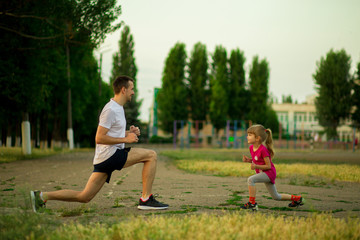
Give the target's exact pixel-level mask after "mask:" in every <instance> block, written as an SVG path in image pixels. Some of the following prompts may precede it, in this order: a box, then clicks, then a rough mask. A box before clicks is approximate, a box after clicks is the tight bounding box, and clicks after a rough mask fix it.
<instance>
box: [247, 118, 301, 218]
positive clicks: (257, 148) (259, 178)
mask: <svg viewBox="0 0 360 240" xmlns="http://www.w3.org/2000/svg"><path fill="white" fill-rule="evenodd" d="M247 140H248V143H249V144H252V145H250V147H249V150H250V154H251V158H248V157H247V156H245V155H243V161H244V162H248V163H251V169H252V170H255V172H256V174H255V175H252V176H251V177H249V178H248V186H249V202H248V203H246V204H244V206H242V207H241V208H243V209H252V210H253V211H257V210H258V205H257V203H256V201H255V197H256V187H255V183H265V186H266V188H267V189H268V191H269V192H270V194H271V197H272V198H273V199H274V200H278V201H290V200H291V201H292V202H291V203H290V204H289V207H297V206H301V205H304V199H303V198H302V197H301V196H295V195H289V194H279V193H278V192H277V190H276V187H275V178H276V169H275V166H274V164H273V163H272V161H271V159H273V158H274V150H273V140H272V133H271V130H270V129H265V128H264V126H262V125H253V126H251V127H249V129H248V130H247ZM264 143H265V145H266V147H265V146H264V145H263V144H264Z"/></svg>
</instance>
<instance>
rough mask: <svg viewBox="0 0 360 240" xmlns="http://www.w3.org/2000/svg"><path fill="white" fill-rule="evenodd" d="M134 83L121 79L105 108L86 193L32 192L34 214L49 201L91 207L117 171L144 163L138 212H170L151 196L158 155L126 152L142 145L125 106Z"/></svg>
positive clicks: (151, 152)
mask: <svg viewBox="0 0 360 240" xmlns="http://www.w3.org/2000/svg"><path fill="white" fill-rule="evenodd" d="M133 81H134V80H133V79H131V78H130V77H127V76H120V77H118V78H117V79H116V80H115V81H114V83H113V88H114V93H115V96H114V98H112V99H111V100H110V102H108V103H107V104H106V105H105V107H104V108H103V110H102V112H101V114H100V121H99V126H98V128H97V132H96V137H95V141H96V150H95V157H94V160H93V163H94V171H93V173H92V174H91V176H90V178H89V180H88V182H87V184H86V186H85V188H84V189H83V190H82V191H74V190H59V191H54V192H40V191H30V195H31V200H32V205H33V210H34V212H38V211H39V210H41V209H42V208H44V207H45V203H46V201H49V200H60V201H69V202H83V203H87V202H89V201H91V199H93V198H94V197H95V195H96V194H97V193H98V192H99V191H100V189H101V188H102V186H103V185H104V183H105V182H107V183H109V181H110V178H111V173H112V172H113V171H115V170H121V169H122V168H127V167H130V166H132V165H134V164H137V163H143V164H144V166H143V170H142V184H143V187H142V196H141V198H140V200H139V205H138V209H142V210H150V209H167V208H168V205H167V204H163V203H160V202H158V201H157V200H156V199H155V198H154V196H153V195H152V194H151V190H152V184H153V182H154V178H155V172H156V160H157V155H156V153H155V152H154V151H152V150H148V149H143V148H132V149H130V148H125V143H136V142H138V140H139V139H138V136H140V129H139V128H138V127H134V126H131V127H130V130H129V131H125V129H126V119H125V114H124V108H123V106H124V104H125V103H127V102H129V101H131V98H132V96H133V95H134V82H133Z"/></svg>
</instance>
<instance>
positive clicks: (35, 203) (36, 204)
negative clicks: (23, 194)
mask: <svg viewBox="0 0 360 240" xmlns="http://www.w3.org/2000/svg"><path fill="white" fill-rule="evenodd" d="M30 197H31V205H32V208H33V210H34V212H42V211H43V210H44V209H45V207H46V206H45V202H44V201H43V200H42V199H41V197H40V191H30Z"/></svg>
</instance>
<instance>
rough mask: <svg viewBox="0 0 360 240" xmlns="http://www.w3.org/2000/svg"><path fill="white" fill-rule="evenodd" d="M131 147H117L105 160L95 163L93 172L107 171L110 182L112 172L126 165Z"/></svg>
mask: <svg viewBox="0 0 360 240" xmlns="http://www.w3.org/2000/svg"><path fill="white" fill-rule="evenodd" d="M130 149H131V148H130V147H129V148H124V149H117V150H116V152H115V153H114V154H113V155H112V156H111V157H109V158H108V159H106V160H105V161H104V162H102V163H98V164H95V165H94V171H93V172H103V173H106V174H107V175H108V177H107V179H106V182H107V183H109V182H110V178H111V174H112V172H113V171H115V170H121V169H122V168H123V167H124V165H125V163H126V160H127V156H128V152H130Z"/></svg>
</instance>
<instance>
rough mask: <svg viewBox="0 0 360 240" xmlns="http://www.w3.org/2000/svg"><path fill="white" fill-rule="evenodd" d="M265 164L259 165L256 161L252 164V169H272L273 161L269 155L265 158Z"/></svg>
mask: <svg viewBox="0 0 360 240" xmlns="http://www.w3.org/2000/svg"><path fill="white" fill-rule="evenodd" d="M264 161H265V165H257V164H255V163H252V164H251V169H252V170H254V169H260V170H270V169H271V163H270V159H269V157H265V158H264Z"/></svg>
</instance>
